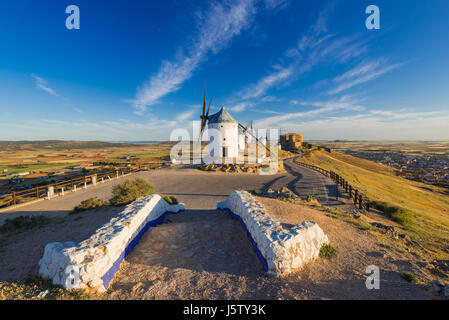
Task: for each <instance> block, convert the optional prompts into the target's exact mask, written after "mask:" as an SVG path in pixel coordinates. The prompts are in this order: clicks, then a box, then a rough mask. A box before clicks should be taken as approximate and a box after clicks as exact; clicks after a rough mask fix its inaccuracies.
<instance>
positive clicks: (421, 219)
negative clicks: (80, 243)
mask: <svg viewBox="0 0 449 320" xmlns="http://www.w3.org/2000/svg"><path fill="white" fill-rule="evenodd" d="M301 161H302V162H305V163H308V164H312V165H316V166H319V167H321V168H324V169H327V170H332V171H335V172H337V173H338V174H340V175H341V176H343V177H344V178H345V179H346V180H347V181H348V182H349V183H350V184H352V185H353V186H355V187H356V188H358V189H359V190H360V191H361V192H362V193H363V194H365V195H366V196H367V197H368V198H369V199H370V200H371V201H375V202H374V204H375V206H376V207H378V208H379V209H381V210H383V211H385V213H386V215H388V214H390V215H391V212H394V213H398V214H399V216H398V219H396V220H397V222H399V223H400V225H401V227H402V228H403V229H404V231H405V232H406V233H407V235H408V236H409V237H410V238H411V239H412V240H413V241H415V242H416V244H417V246H420V247H421V249H422V250H423V254H425V255H428V257H429V258H436V259H439V258H445V259H447V257H448V249H449V190H447V189H446V188H442V187H436V186H431V185H427V184H424V183H420V182H416V181H410V180H407V179H404V178H401V177H399V176H397V171H396V170H395V169H393V168H390V167H388V166H385V165H381V164H378V163H375V162H373V161H369V160H365V159H360V158H357V157H353V156H351V155H347V154H343V153H340V152H335V151H333V152H332V153H329V152H326V151H321V150H315V151H314V152H312V153H310V154H309V155H308V156H306V157H303V158H302V159H301Z"/></svg>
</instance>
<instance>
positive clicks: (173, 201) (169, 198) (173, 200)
mask: <svg viewBox="0 0 449 320" xmlns="http://www.w3.org/2000/svg"><path fill="white" fill-rule="evenodd" d="M161 197H162V199H164V200H165V201H167V203H168V204H178V203H179V202H178V199H176V198H175V197H172V196H164V195H162V194H161Z"/></svg>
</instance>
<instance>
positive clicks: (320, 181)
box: [0, 160, 335, 224]
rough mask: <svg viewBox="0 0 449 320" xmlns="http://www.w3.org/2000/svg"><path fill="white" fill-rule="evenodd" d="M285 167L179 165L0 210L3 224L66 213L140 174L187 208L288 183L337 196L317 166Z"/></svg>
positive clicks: (317, 193) (105, 196)
mask: <svg viewBox="0 0 449 320" xmlns="http://www.w3.org/2000/svg"><path fill="white" fill-rule="evenodd" d="M285 168H286V170H287V172H284V173H280V174H276V175H270V176H265V175H258V174H235V173H233V174H227V173H222V172H212V173H211V172H203V171H199V170H196V169H189V168H180V167H172V168H164V169H158V170H151V171H147V172H140V173H137V174H134V175H132V176H127V177H124V178H119V179H118V180H113V181H111V182H106V183H104V184H99V185H98V186H96V187H92V188H88V189H82V190H78V191H77V192H76V193H71V194H66V195H65V196H64V197H58V198H54V199H52V200H50V201H48V200H45V201H42V202H38V203H34V204H30V205H27V206H24V207H20V208H16V209H11V211H8V212H4V213H0V224H2V223H3V221H4V220H5V219H11V218H14V217H17V216H21V215H30V214H46V215H50V216H55V215H60V214H65V213H68V212H69V211H71V210H72V209H73V208H74V207H75V206H76V205H78V204H79V203H80V202H81V201H83V200H86V199H89V198H92V197H95V196H97V197H99V198H103V199H105V200H107V199H110V198H111V196H112V193H111V192H112V188H113V186H115V185H116V184H118V183H120V182H122V181H124V179H130V178H137V177H142V178H144V179H146V180H148V181H150V182H151V183H153V184H154V185H155V187H156V191H157V192H159V193H163V194H167V195H172V196H175V197H176V198H177V199H178V200H179V201H180V202H183V203H185V204H186V208H187V209H206V210H211V209H215V208H216V204H217V202H218V201H223V200H225V199H226V198H227V197H228V196H229V194H230V193H231V192H232V191H233V190H236V189H240V190H249V189H254V190H256V191H259V192H261V191H265V190H267V189H269V188H276V189H280V188H282V187H284V186H287V187H289V188H290V189H291V190H292V191H293V192H295V193H296V194H298V195H299V196H301V197H303V198H305V197H306V196H307V195H314V196H316V197H318V198H319V199H320V201H323V202H326V201H328V199H331V198H332V197H334V195H333V193H332V192H333V191H332V189H333V187H334V188H335V186H333V185H332V181H331V180H330V179H329V178H327V177H325V176H323V175H322V174H320V173H318V172H316V171H314V170H311V169H308V168H304V167H301V166H299V165H297V164H295V163H294V162H293V161H292V160H286V161H285ZM328 204H332V203H328Z"/></svg>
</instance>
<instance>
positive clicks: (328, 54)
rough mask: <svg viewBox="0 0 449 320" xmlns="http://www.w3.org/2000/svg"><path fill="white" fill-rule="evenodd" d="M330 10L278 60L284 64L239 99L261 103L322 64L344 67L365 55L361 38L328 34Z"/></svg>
mask: <svg viewBox="0 0 449 320" xmlns="http://www.w3.org/2000/svg"><path fill="white" fill-rule="evenodd" d="M331 8H332V6H330V7H327V8H326V9H325V10H322V11H321V12H320V13H319V15H318V17H317V19H316V21H315V23H314V24H312V26H311V27H310V28H309V29H308V30H307V31H306V32H305V33H304V34H303V35H302V36H300V38H299V41H298V42H297V45H296V46H294V47H291V48H288V49H287V50H286V51H285V53H284V55H283V56H282V57H280V59H279V60H281V61H283V64H278V65H275V66H273V67H272V69H271V70H270V71H268V72H267V74H266V75H265V76H263V77H262V78H261V79H259V80H258V81H257V82H255V83H252V84H249V85H247V86H246V87H244V88H243V89H241V90H240V91H239V92H238V93H237V96H239V97H240V98H241V99H243V100H251V99H260V97H262V96H264V95H265V94H266V93H267V92H268V91H269V90H270V89H272V88H274V87H282V86H285V85H289V84H290V83H292V82H293V81H294V80H296V79H297V78H299V77H300V76H301V75H304V74H305V73H308V72H310V71H311V70H312V69H313V68H314V67H315V66H316V65H318V64H319V63H322V62H325V63H329V61H332V63H345V62H347V61H348V60H350V59H353V58H357V57H359V56H360V55H361V54H362V53H363V52H365V51H366V50H367V45H366V42H365V40H363V39H360V38H359V37H358V36H346V37H339V36H338V34H337V33H328V27H327V21H328V18H329V12H330V10H331Z"/></svg>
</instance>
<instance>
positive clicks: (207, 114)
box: [206, 97, 214, 120]
mask: <svg viewBox="0 0 449 320" xmlns="http://www.w3.org/2000/svg"><path fill="white" fill-rule="evenodd" d="M213 99H214V98H213V97H212V98H210V101H209V107H208V108H207V113H206V120H207V118H208V117H209V111H210V105H211V104H212V100H213Z"/></svg>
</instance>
